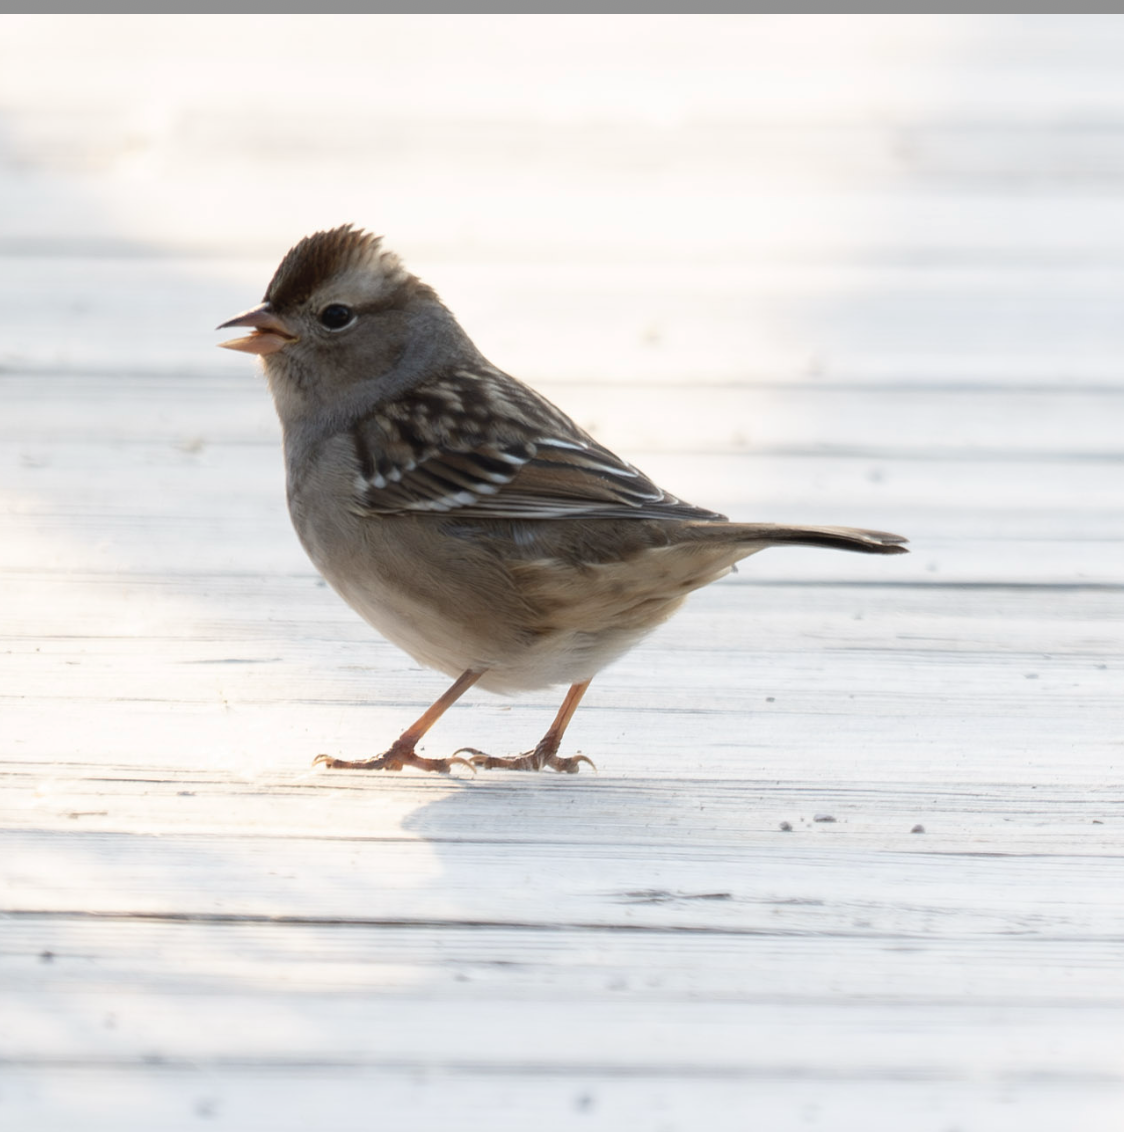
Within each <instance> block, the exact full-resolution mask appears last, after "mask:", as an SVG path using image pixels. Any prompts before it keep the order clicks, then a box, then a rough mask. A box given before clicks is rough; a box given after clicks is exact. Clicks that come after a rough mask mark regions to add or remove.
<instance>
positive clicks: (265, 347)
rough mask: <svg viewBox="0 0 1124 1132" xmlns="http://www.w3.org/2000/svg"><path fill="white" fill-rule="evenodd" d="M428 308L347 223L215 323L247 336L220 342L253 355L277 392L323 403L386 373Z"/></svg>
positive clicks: (392, 259) (434, 302)
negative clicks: (257, 297)
mask: <svg viewBox="0 0 1124 1132" xmlns="http://www.w3.org/2000/svg"><path fill="white" fill-rule="evenodd" d="M435 306H436V307H437V308H439V309H441V310H443V309H444V308H441V307H440V303H439V300H438V299H437V296H436V295H435V294H434V292H433V290H432V289H431V288H429V287H427V286H426V285H425V284H424V283H422V282H421V281H420V280H419V279H418V278H417V277H416V276H414V275H411V274H410V273H409V272H408V271H407V270H406V269H405V268H404V267H403V266H402V263H401V261H400V260H399V259H398V257H397V256H396V255H395V254H394V253H393V252H390V251H387V250H385V249H384V248H383V247H382V240H381V238H380V237H378V236H373V235H371V234H370V233H369V232H364V231H362V230H361V229H357V228H353V227H352V226H351V225H350V224H347V225H344V226H343V227H341V228H333V229H332V230H331V231H327V232H316V233H315V234H314V235H311V236H306V237H305V238H304V239H303V240H301V241H300V242H299V243H298V244H296V245H295V246H294V247H293V248H291V249H290V250H289V252H288V254H287V255H286V256H285V258H284V259H283V260H282V261H281V264H280V266H279V267H278V268H277V270H276V272H275V273H274V275H273V279H272V280H271V281H270V284H269V287H268V288H267V289H266V292H265V298H264V301H263V302H262V303H260V304H259V305H258V306H256V307H253V308H251V309H250V310H248V311H244V312H243V313H242V314H240V315H237V316H236V317H235V318H232V319H230V321H229V322H224V323H223V324H222V325H221V326H220V327H219V328H218V329H220V330H223V329H227V328H231V327H239V328H245V329H248V330H249V331H250V333H249V334H247V335H245V336H244V337H241V338H232V339H231V340H230V341H228V342H222V343H220V345H222V346H224V347H226V348H227V349H228V350H241V351H243V352H244V353H247V354H257V355H259V356H260V357H261V358H262V362H263V364H264V367H265V372H266V376H267V378H268V379H269V382H270V386H271V387H272V389H273V392H274V394H275V396H278V397H279V398H280V397H284V396H292V395H295V394H297V393H298V392H299V394H300V395H301V397H302V399H311V400H315V401H323V400H326V399H329V398H330V397H331V396H332V395H333V394H338V393H339V392H340V391H341V390H342V389H345V388H346V387H348V386H350V385H354V384H356V383H357V382H360V381H364V380H367V379H370V378H376V377H378V376H379V375H380V374H382V373H385V372H387V371H388V370H390V369H391V368H392V367H393V366H394V365H395V364H396V363H397V362H398V361H399V360H400V359H401V357H402V355H403V353H404V352H405V349H406V346H407V344H408V343H409V341H410V338H411V330H412V328H413V327H414V326H415V324H416V323H417V321H418V316H419V312H422V313H423V314H424V312H425V311H426V310H427V309H428V310H429V311H432V310H433V308H434V307H435Z"/></svg>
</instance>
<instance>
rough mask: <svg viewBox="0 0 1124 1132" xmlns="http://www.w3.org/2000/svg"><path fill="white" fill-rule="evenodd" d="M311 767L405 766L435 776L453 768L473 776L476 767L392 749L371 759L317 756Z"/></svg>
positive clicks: (452, 759)
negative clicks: (459, 768) (434, 774)
mask: <svg viewBox="0 0 1124 1132" xmlns="http://www.w3.org/2000/svg"><path fill="white" fill-rule="evenodd" d="M312 765H313V766H325V767H327V768H328V769H329V770H401V769H402V768H403V767H406V766H414V767H417V768H418V770H426V771H430V772H433V773H436V774H449V773H450V772H451V771H452V769H453V767H454V766H466V767H468V769H469V770H471V771H472V773H473V774H475V773H476V767H475V766H474V765H473V763H471V762H470V761H469V760H468V759H462V758H459V757H458V755H455V754H454V755H451V756H450V757H449V758H447V759H427V758H425V756H423V755H419V754H417V753H415V752H414V751H412V750H410V751H395V750H394V748H393V747H391V749H390V750H389V751H387V752H386V753H385V754H383V755H379V756H377V757H376V758H373V759H354V760H350V759H337V758H334V757H333V756H332V755H317V756H316V758H314V759H313V760H312Z"/></svg>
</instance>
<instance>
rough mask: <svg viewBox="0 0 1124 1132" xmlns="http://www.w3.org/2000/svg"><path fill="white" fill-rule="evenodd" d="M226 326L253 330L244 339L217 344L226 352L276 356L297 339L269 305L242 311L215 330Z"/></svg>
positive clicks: (234, 339) (263, 304)
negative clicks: (237, 351) (244, 327)
mask: <svg viewBox="0 0 1124 1132" xmlns="http://www.w3.org/2000/svg"><path fill="white" fill-rule="evenodd" d="M228 326H249V327H251V328H252V329H253V334H247V335H246V337H245V338H231V340H230V341H229V342H220V343H219V345H220V346H223V347H225V348H226V349H227V350H241V351H242V352H243V353H245V354H262V355H264V354H276V353H277V351H278V350H282V349H284V348H285V347H286V346H288V345H289V343H290V342H295V341H296V340H297V337H298V336H297V335H296V334H294V333H293V332H292V330H291V329H290V328H289V326H288V324H287V323H286V322H285V320H284V319H282V318H280V317H279V316H278V315H277V314H275V313H274V311H273V307H271V306H270V305H269V303H262V304H261V306H258V307H253V308H252V309H251V310H248V311H243V312H242V313H241V314H240V315H236V316H235V317H234V318H232V319H231V320H230V321H229V322H224V323H223V324H222V325H221V326H217V327H216V328H215V329H216V330H225V329H226V328H227V327H228Z"/></svg>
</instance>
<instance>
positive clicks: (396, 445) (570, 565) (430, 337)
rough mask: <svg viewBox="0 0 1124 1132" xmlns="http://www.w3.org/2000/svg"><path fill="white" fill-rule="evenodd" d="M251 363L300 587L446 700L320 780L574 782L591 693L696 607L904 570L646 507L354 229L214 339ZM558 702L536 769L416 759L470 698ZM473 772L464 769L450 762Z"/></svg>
mask: <svg viewBox="0 0 1124 1132" xmlns="http://www.w3.org/2000/svg"><path fill="white" fill-rule="evenodd" d="M226 327H247V328H249V329H250V330H251V333H250V334H249V335H248V336H246V337H244V338H237V339H234V340H233V341H230V342H223V343H222V345H223V346H226V347H228V348H229V349H232V350H242V351H245V352H246V353H249V354H258V355H260V356H261V357H262V359H263V363H264V367H265V375H266V378H267V379H268V382H269V388H270V390H271V392H272V394H273V399H274V402H275V404H276V407H277V413H278V416H279V417H280V418H281V426H282V430H283V433H284V443H285V460H286V466H287V473H288V499H289V513H290V514H291V516H292V519H293V525H294V526H295V528H296V531H297V534H298V535H299V536H300V540H301V542H302V544H303V545H304V548H305V550H306V551H307V552H308V555H309V557H310V558H311V559H312V561H313V563H314V564H315V566H316V568H317V569H318V570H319V571H320V573H321V574H322V575H323V576H324V577H325V578H326V579H327V580H328V582H329V583H330V584H331V585H332V586H333V588H334V589H335V590H336V591H337V592H338V593H339V594H340V596H341V597H343V599H344V600H345V601H347V602H348V603H349V604H350V605H351V606H352V607H353V608H354V609H355V610H356V612H358V613H359V614H360V616H362V617H363V618H365V619H366V620H367V621H368V622H370V624H371V625H373V626H374V627H375V628H376V629H377V630H378V631H379V632H380V633H382V634H383V636H385V637H386V638H387V639H389V640H390V641H392V642H394V644H396V645H398V646H399V647H400V648H402V649H404V650H405V651H406V652H407V653H409V654H410V655H411V656H412V657H414V658H415V659H416V660H418V661H419V662H420V663H422V664H426V665H429V666H430V667H431V668H436V669H439V670H440V671H442V672H445V673H448V674H449V675H450V676H455V677H456V681H455V682H454V684H453V685H452V687H450V688H449V690H448V691H447V692H445V694H444V695H443V696H441V698H440V699H438V700H437V701H436V703H434V704H433V706H432V707H430V708H429V710H428V711H426V712H425V714H424V715H423V716H422V717H421V718H420V719H419V720H417V722H415V723H414V724H413V725H412V726H410V727H409V728H407V729H406V731H405V732H403V734H402V735H401V736H400V737H399V738H398V739H397V740H396V741H395V742H394V743H393V744H392V745H391V747H390V749H389V750H387V751H386V752H385V753H383V754H381V755H379V756H377V757H375V758H370V759H365V760H361V761H355V762H351V761H345V760H342V759H335V758H329V757H328V756H326V755H321V756H319V757H318V759H317V761H318V762H323V763H325V764H326V765H327V766H329V767H348V768H364V769H372V770H400V769H401V768H402V767H403V766H416V767H420V768H422V769H424V770H435V771H446V772H447V771H448V770H449V768H450V767H451V766H452V765H453V764H455V763H465V764H467V765H474V766H479V767H509V768H514V769H526V770H539V769H541V768H542V767H544V766H549V767H552V768H554V769H555V770H559V771H570V772H573V771H576V770H578V768H579V766H580V764H581V762H583V761H584V762H589V760H588V759H585V758H584V757H583V756H576V757H571V758H564V757H560V756H559V755H558V747H559V743H560V741H561V739H562V734H563V732H564V731H565V729H566V725H567V724H568V723H569V721H570V717H571V716H572V715H573V713H574V710H575V709H576V708H577V706H578V701H579V700H580V699H581V697H582V694H583V693H584V692H585V690H586V688H587V687H588V686H589V682H590V680H591V679H592V678H593V676H594V675H595V674H596V673H597V672H599V671H600V670H601V669H602V668H604V667H605V665H607V664H609V663H611V662H612V661H614V660H616V659H617V658H618V657H619V656H621V655H622V654H623V653H624V652H626V651H627V650H628V649H630V648H632V646H633V645H635V644H636V643H637V641H638V640H639V639H640V638H641V637H642V636H644V634H645V633H648V632H649V631H651V630H652V629H654V628H655V627H656V626H657V625H659V624H660V622H662V621H664V620H665V619H666V618H667V617H669V616H670V615H671V614H672V613H673V612H674V611H675V610H676V609H677V608H678V607H679V605H680V604H681V603H682V601H683V599H684V598H685V597H686V595H687V594H688V593H690V592H691V590H694V589H698V588H699V587H700V586H704V585H706V584H707V583H708V582H713V581H714V580H715V579H716V578H720V577H722V575H724V574H726V573H728V572H729V571H730V570H731V569H732V568H733V566H734V564H735V563H736V562H737V561H738V560H739V559H741V558H745V557H746V556H748V555H750V554H754V553H755V552H756V551H758V550H763V549H764V548H765V547H768V546H779V545H783V544H796V545H802V546H826V547H835V548H838V549H841V550H857V551H862V552H865V553H868V554H901V553H903V552H904V548H903V547H902V546H901V543H903V542H904V541H905V540H904V539H902V538H901V537H900V536H898V535H892V534H886V533H884V532H881V531H865V530H853V529H851V528H848V527H791V526H783V525H780V524H775V523H730V522H727V521H726V519H725V517H724V516H722V515H718V514H716V513H715V512H713V511H707V510H705V509H704V508H701V507H695V506H692V505H691V504H690V503H684V502H683V501H682V500H680V499H676V498H675V496H673V495H669V494H668V493H667V492H665V491H661V490H660V488H658V487H657V486H656V485H655V484H654V483H652V481H651V480H649V479H648V478H647V477H646V476H644V475H643V473H641V472H639V471H638V470H637V469H636V468H634V467H632V465H631V464H628V463H626V462H625V461H624V460H622V459H620V457H618V456H615V455H614V454H613V453H612V452H610V451H609V450H608V449H606V448H604V447H603V446H602V445H600V444H598V443H597V441H596V440H594V439H593V437H591V436H590V435H588V434H587V433H586V432H583V431H582V429H580V428H578V426H577V425H576V424H574V422H573V421H572V420H570V418H569V417H567V416H566V415H565V414H564V413H562V412H561V411H560V410H559V409H557V408H555V407H554V405H552V404H551V403H550V402H549V401H547V400H546V399H545V398H544V397H542V396H540V395H539V394H538V393H536V392H535V391H534V390H533V389H530V388H528V387H527V386H526V385H524V384H522V383H521V382H519V381H516V380H515V379H514V378H512V377H509V376H508V375H507V374H505V373H503V372H502V371H501V370H498V369H496V367H495V366H493V365H491V364H490V363H489V362H488V361H486V360H485V359H484V358H483V357H482V356H481V354H480V352H479V351H478V350H477V349H476V347H475V346H474V345H473V344H472V342H471V341H470V340H469V338H468V335H466V334H465V332H464V331H463V330H462V329H461V327H460V326H459V324H458V323H457V321H456V319H455V318H454V317H453V315H452V314H451V313H450V312H449V311H448V309H446V307H445V306H444V305H443V304H442V303H441V301H440V299H439V298H438V297H437V295H436V293H435V292H434V291H433V289H432V288H431V287H429V286H427V285H426V284H425V283H423V282H421V280H419V279H418V278H417V277H416V276H414V275H411V274H410V273H409V272H408V271H406V269H405V268H404V267H403V266H402V264H401V262H400V261H399V259H398V257H397V256H395V255H393V254H392V253H391V252H389V251H386V250H384V249H383V247H382V246H381V241H380V239H379V238H377V237H375V236H372V235H370V234H369V233H366V232H363V231H359V230H357V229H354V228H353V227H351V226H350V225H347V226H344V227H342V228H336V229H334V230H332V231H330V232H317V233H316V234H315V235H312V236H308V237H306V238H305V239H303V240H301V241H300V243H298V244H297V245H296V246H295V247H294V248H292V250H291V251H290V252H289V253H288V254H287V255H286V256H285V258H284V259H283V260H282V261H281V265H280V266H279V267H278V268H277V272H276V274H275V275H274V276H273V280H272V281H271V282H270V284H269V288H268V289H267V291H266V293H265V301H264V302H263V303H262V304H261V305H260V306H257V307H254V308H253V309H252V310H248V311H246V312H245V313H244V314H240V315H238V317H237V318H232V319H231V320H230V321H229V322H225V323H223V324H222V327H220V329H223V328H226ZM477 683H478V684H479V685H480V686H481V687H482V688H486V689H488V690H489V691H494V692H518V691H524V690H527V689H532V688H542V687H546V686H548V685H552V684H568V685H570V689H569V691H568V692H567V694H566V697H565V699H564V701H563V703H562V707H561V709H560V710H559V712H558V716H557V717H556V719H555V720H554V723H553V724H552V725H551V727H550V730H549V731H547V733H546V735H545V736H544V737H543V739H542V741H541V742H540V743H539V744H538V745H537V746H536V747H535V748H534V750H533V751H530V752H527V753H526V754H523V755H518V756H515V757H512V758H495V757H492V756H490V755H486V754H484V753H482V752H480V751H476V750H472V749H467V748H465V749H462V750H461V751H459V752H457V754H456V755H454V756H453V757H451V758H446V759H429V758H423V757H422V756H420V755H418V754H417V753H416V751H415V749H414V747H415V744H416V743H417V742H418V740H419V739H420V738H421V737H422V736H423V735H424V734H425V732H426V731H427V730H428V729H429V727H430V726H432V724H433V723H434V722H435V721H436V720H437V719H438V717H439V716H440V715H441V714H442V713H443V712H444V711H445V710H446V708H448V707H449V706H450V705H451V704H452V703H453V702H454V701H455V700H456V699H457V698H458V697H459V696H460V695H462V694H463V693H464V692H465V691H466V690H467V689H468V688H470V687H471V686H472V685H473V684H477ZM462 754H467V755H468V756H469V758H468V759H464V758H461V757H460V755H462Z"/></svg>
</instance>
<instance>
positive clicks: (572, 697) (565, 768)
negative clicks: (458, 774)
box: [457, 680, 597, 774]
mask: <svg viewBox="0 0 1124 1132" xmlns="http://www.w3.org/2000/svg"><path fill="white" fill-rule="evenodd" d="M589 685H590V681H589V680H586V681H585V682H584V683H581V684H574V685H573V686H572V687H571V688H570V690H569V691H568V692H567V693H566V698H565V699H564V700H563V701H562V706H561V707H560V708H559V709H558V714H557V715H556V716H555V717H554V722H553V723H552V724H551V725H550V730H549V731H547V733H546V734H545V735H544V736H543V737H542V739H541V740H540V742H539V745H538V746H537V747H536V748H535V749H534V750H533V751H527V752H526V753H525V754H522V755H513V756H512V757H511V758H507V759H504V758H497V757H496V756H495V755H489V754H485V752H483V751H478V750H476V748H475V747H462V748H461V749H460V750H459V751H457V754H458V755H460V754H469V755H471V756H472V763H473V766H479V767H483V768H484V769H485V770H493V769H496V768H502V769H505V770H542V768H543V767H544V766H548V767H550V768H551V770H557V771H561V772H563V773H565V774H577V773H578V771H579V770H580V769H581V764H582V763H589V765H590V766H593V760H592V759H587V758H586V757H585V755H573V756H571V757H570V758H561V757H560V756H559V754H558V747H559V745H560V744H561V742H562V736H563V735H564V734H565V733H566V728H567V727H568V726H569V724H570V720H571V719H572V718H573V716H574V712H575V711H577V710H578V704H579V703H581V698H582V696H584V695H585V690H586V689H587V688H588V687H589ZM593 769H594V770H596V769H597V768H596V767H593Z"/></svg>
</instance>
